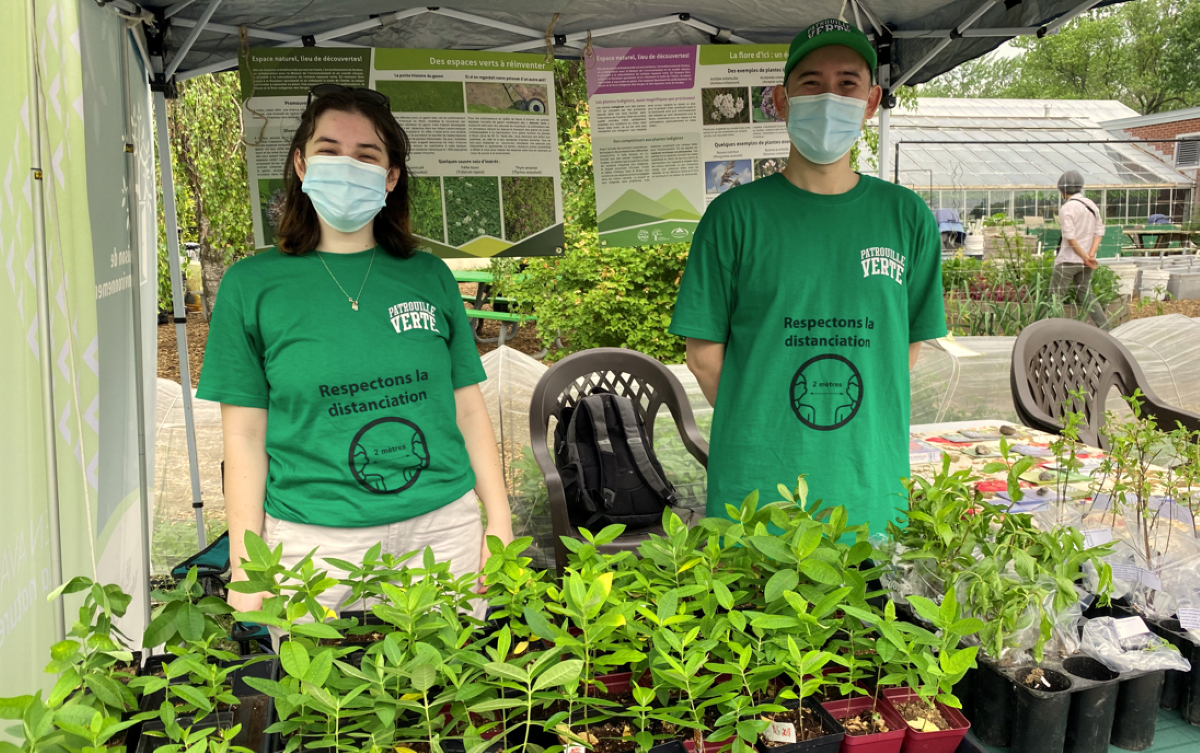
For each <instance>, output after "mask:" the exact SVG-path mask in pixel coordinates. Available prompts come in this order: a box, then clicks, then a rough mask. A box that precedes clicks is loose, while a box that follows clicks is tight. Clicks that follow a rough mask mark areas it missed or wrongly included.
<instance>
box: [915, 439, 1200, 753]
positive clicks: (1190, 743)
mask: <svg viewBox="0 0 1200 753" xmlns="http://www.w3.org/2000/svg"><path fill="white" fill-rule="evenodd" d="M1001 426H1019V425H1018V424H1013V423H1010V422H1008V421H999V420H987V419H977V420H974V421H944V422H942V423H936V424H914V425H912V426H911V427H909V428H910V430H911V436H912V437H913V438H914V439H924V440H928V438H930V437H936V436H938V435H940V434H949V433H951V432H958V431H961V430H963V429H984V428H999V427H1001ZM1019 428H1020V432H1021V434H1022V435H1027V436H1029V437H1030V441H1031V443H1033V444H1042V443H1043V442H1044V441H1045V440H1048V439H1050V438H1052V437H1050V435H1048V434H1044V433H1042V432H1038V431H1034V430H1032V429H1027V428H1025V427H1019ZM1011 441H1012V440H1011V438H1010V442H1011ZM930 444H933V443H930ZM976 444H978V443H971V444H970V445H949V444H947V445H945V451H946V452H948V453H949V454H950V455H951V459H952V469H953V468H954V467H971V466H972V465H974V467H975V468H974V470H975V471H976V475H979V476H983V477H984V478H993V479H994V478H1002V477H1003V475H1004V474H984V473H982V472H981V465H982V464H983V463H985V462H987V461H989V460H994V459H995V458H971V457H970V456H968V455H967V454H966V453H965V452H963V449H964V448H969V447H974V446H975V445H976ZM987 444H993V445H994V444H996V442H988V443H987ZM1082 449H1083V450H1085V451H1088V452H1089V454H1092V455H1102V454H1103V453H1102V452H1101V451H1100V450H1097V449H1095V448H1087V447H1085V448H1082ZM1039 460H1040V459H1039ZM922 471H925V472H926V473H929V474H931V473H932V471H934V466H932V465H924V466H921V465H914V466H913V473H914V475H915V474H918V473H921V472H922ZM984 496H985V497H990V496H993V495H992V494H989V493H985V494H984ZM971 743H972V744H973V745H974V746H978V747H977V749H983V750H986V751H990V753H1006V751H1008V750H1009V749H1008V748H997V747H992V746H987V745H982V744H980V743H979V742H978V741H976V740H974V739H973V738H972V739H971ZM962 750H963V748H960V751H962ZM1146 750H1147V751H1148V753H1198V752H1200V727H1193V726H1192V725H1190V724H1188V723H1187V722H1186V721H1184V719H1183V717H1182V716H1181V715H1180V713H1179V711H1177V710H1176V711H1166V710H1163V709H1159V711H1158V724H1157V725H1156V726H1155V734H1154V745H1152V746H1151V747H1149V748H1147V749H1146ZM1109 753H1123V752H1122V751H1120V749H1119V748H1116V747H1114V746H1109Z"/></svg>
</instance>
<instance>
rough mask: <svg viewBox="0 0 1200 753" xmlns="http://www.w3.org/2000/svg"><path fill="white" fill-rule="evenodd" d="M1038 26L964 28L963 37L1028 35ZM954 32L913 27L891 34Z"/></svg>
mask: <svg viewBox="0 0 1200 753" xmlns="http://www.w3.org/2000/svg"><path fill="white" fill-rule="evenodd" d="M1039 28H1041V27H1039V26H1010V27H998V28H995V29H965V30H963V31H962V36H964V37H1028V36H1033V35H1034V34H1037V32H1038V29H1039ZM953 33H954V29H914V30H908V31H905V30H899V29H898V30H896V31H893V32H892V36H893V37H895V38H897V39H942V38H944V37H948V36H950V35H952V34H953Z"/></svg>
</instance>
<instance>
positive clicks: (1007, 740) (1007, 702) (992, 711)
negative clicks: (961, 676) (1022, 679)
mask: <svg viewBox="0 0 1200 753" xmlns="http://www.w3.org/2000/svg"><path fill="white" fill-rule="evenodd" d="M1015 693H1016V688H1015V686H1014V685H1013V684H1012V682H1011V681H1010V680H1009V679H1008V678H1007V677H1005V676H1004V675H1002V674H1000V672H999V671H997V670H996V669H995V668H994V667H993V666H992V665H991V663H990V662H982V661H981V662H980V667H979V672H978V673H977V674H976V675H975V697H974V698H973V699H972V701H971V706H972V710H973V711H974V714H975V715H974V716H970V715H967V718H968V719H970V720H971V731H972V732H973V733H975V737H976V738H978V739H979V742H981V743H983V744H984V745H993V746H995V747H998V748H1007V747H1008V746H1009V745H1011V744H1012V717H1013V706H1014V705H1015V698H1014V695H1015Z"/></svg>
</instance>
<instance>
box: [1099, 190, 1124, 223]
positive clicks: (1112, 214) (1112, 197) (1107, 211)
mask: <svg viewBox="0 0 1200 753" xmlns="http://www.w3.org/2000/svg"><path fill="white" fill-rule="evenodd" d="M1104 196H1105V198H1104V219H1105V220H1106V221H1108V222H1114V221H1119V222H1120V223H1121V224H1124V223H1125V220H1126V217H1128V214H1127V209H1128V201H1129V192H1128V191H1127V190H1125V189H1120V188H1110V189H1108V192H1107V193H1105V195H1104Z"/></svg>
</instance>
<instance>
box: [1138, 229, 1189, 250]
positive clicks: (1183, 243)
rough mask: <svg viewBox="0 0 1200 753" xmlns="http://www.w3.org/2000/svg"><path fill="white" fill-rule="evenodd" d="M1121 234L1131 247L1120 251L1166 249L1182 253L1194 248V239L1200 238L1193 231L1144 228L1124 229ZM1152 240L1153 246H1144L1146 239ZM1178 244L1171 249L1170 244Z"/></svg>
mask: <svg viewBox="0 0 1200 753" xmlns="http://www.w3.org/2000/svg"><path fill="white" fill-rule="evenodd" d="M1121 232H1123V233H1124V234H1125V236H1126V237H1127V238H1129V239H1130V241H1131V242H1132V244H1133V245H1132V247H1126V248H1123V249H1121V250H1122V251H1126V250H1128V251H1133V252H1137V251H1150V250H1153V251H1162V250H1164V249H1166V250H1167V251H1169V252H1172V253H1175V252H1180V253H1182V252H1183V251H1184V250H1186V249H1188V248H1195V246H1196V242H1195V238H1196V237H1197V236H1200V232H1197V231H1195V230H1179V229H1162V230H1158V229H1154V228H1150V227H1146V228H1124V229H1123V230H1122V231H1121ZM1148 238H1153V239H1154V245H1153V246H1149V245H1147V244H1146V239H1148ZM1176 242H1177V243H1179V246H1178V247H1176V248H1171V247H1170V246H1171V244H1172V243H1176Z"/></svg>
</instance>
